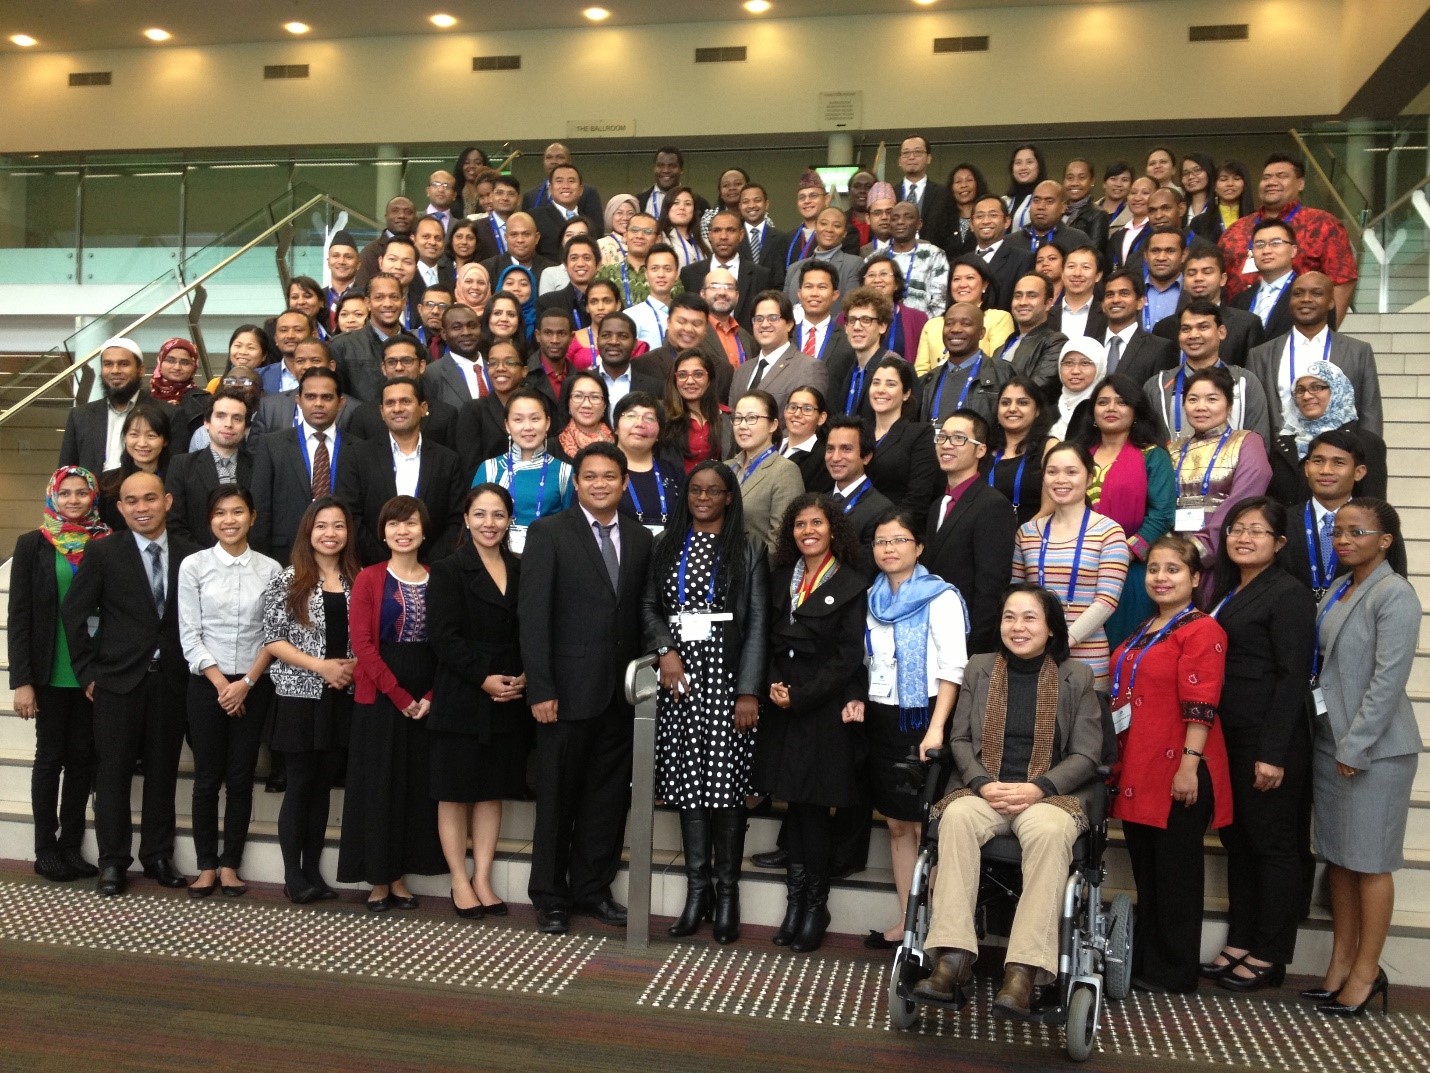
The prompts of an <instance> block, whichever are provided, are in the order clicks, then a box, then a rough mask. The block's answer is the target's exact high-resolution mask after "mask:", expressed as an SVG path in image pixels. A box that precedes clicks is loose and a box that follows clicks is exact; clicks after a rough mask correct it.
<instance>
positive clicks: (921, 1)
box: [914, 0, 935, 7]
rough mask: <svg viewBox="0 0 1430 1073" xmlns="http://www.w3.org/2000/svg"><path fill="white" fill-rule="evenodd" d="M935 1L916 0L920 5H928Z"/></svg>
mask: <svg viewBox="0 0 1430 1073" xmlns="http://www.w3.org/2000/svg"><path fill="white" fill-rule="evenodd" d="M934 2H935V0H914V3H916V4H918V5H919V6H920V7H928V6H929V5H930V4H932V3H934Z"/></svg>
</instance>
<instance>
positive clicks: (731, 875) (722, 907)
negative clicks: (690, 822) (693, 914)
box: [711, 808, 745, 943]
mask: <svg viewBox="0 0 1430 1073" xmlns="http://www.w3.org/2000/svg"><path fill="white" fill-rule="evenodd" d="M711 815H712V817H713V819H714V823H713V828H714V843H715V941H716V942H717V943H733V942H734V941H735V940H736V939H738V938H739V937H740V866H741V865H742V864H743V863H744V860H745V810H744V809H743V808H721V809H712V810H711Z"/></svg>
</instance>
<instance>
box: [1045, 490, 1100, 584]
mask: <svg viewBox="0 0 1430 1073" xmlns="http://www.w3.org/2000/svg"><path fill="white" fill-rule="evenodd" d="M1091 517H1092V508H1091V507H1084V508H1083V509H1082V525H1080V526H1078V530H1077V547H1075V548H1074V549H1073V560H1072V567H1071V568H1070V569H1069V570H1068V603H1072V601H1073V597H1074V596H1076V595H1077V568H1078V564H1079V563H1081V562H1082V541H1083V538H1084V537H1085V536H1087V522H1088V519H1089V518H1091ZM1035 524H1036V523H1035ZM1052 536H1053V519H1052V518H1049V519H1048V521H1047V524H1045V525H1044V526H1043V544H1042V547H1040V548H1039V549H1038V584H1039V585H1041V586H1042V587H1043V588H1047V584H1046V583H1045V582H1044V580H1043V567H1044V564H1045V563H1046V562H1047V559H1048V541H1050V540H1051V539H1052Z"/></svg>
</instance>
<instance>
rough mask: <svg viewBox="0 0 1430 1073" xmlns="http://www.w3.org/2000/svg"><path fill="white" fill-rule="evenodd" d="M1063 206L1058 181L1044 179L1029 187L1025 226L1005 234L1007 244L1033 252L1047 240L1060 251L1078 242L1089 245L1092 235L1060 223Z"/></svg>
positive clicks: (1061, 190) (1065, 250) (1073, 246)
mask: <svg viewBox="0 0 1430 1073" xmlns="http://www.w3.org/2000/svg"><path fill="white" fill-rule="evenodd" d="M1066 209H1067V201H1066V200H1065V199H1064V198H1063V187H1062V184H1061V183H1057V182H1054V181H1053V180H1052V179H1044V180H1043V181H1042V182H1040V183H1039V184H1038V185H1037V186H1035V187H1033V194H1032V197H1031V198H1030V199H1029V201H1028V226H1027V227H1025V228H1023V229H1021V230H1019V231H1015V232H1013V234H1011V235H1009V236H1008V245H1010V246H1012V247H1013V248H1014V249H1019V250H1027V251H1028V252H1029V253H1036V252H1037V249H1038V247H1039V246H1042V245H1044V244H1046V243H1049V242H1051V243H1052V244H1053V245H1054V246H1056V247H1057V248H1058V249H1060V250H1062V251H1063V253H1064V254H1066V253H1067V252H1068V251H1069V250H1075V249H1077V248H1078V247H1079V246H1091V245H1092V238H1091V237H1090V236H1089V235H1088V233H1087V232H1086V231H1083V230H1080V229H1079V228H1076V227H1073V226H1072V225H1071V224H1065V223H1063V213H1064V211H1066Z"/></svg>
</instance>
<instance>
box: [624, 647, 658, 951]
mask: <svg viewBox="0 0 1430 1073" xmlns="http://www.w3.org/2000/svg"><path fill="white" fill-rule="evenodd" d="M658 662H659V660H658V659H657V658H656V656H655V654H654V653H651V654H649V655H645V656H641V657H640V658H639V659H633V660H631V661H630V663H628V664H627V665H626V702H627V703H628V704H633V705H635V709H636V713H635V733H634V736H633V741H632V744H631V819H630V845H631V863H630V868H629V870H628V871H627V873H626V948H627V949H628V950H644V949H646V948H647V947H648V946H650V888H651V855H652V853H653V850H654V845H655V719H656V706H655V703H656V694H657V692H658V691H659V690H658V683H657V682H656V680H655V679H654V678H653V677H651V676H649V675H646V676H645V677H644V678H643V677H642V674H641V672H642V671H648V670H652V669H654V668H655V666H656V664H657V663H658Z"/></svg>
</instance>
